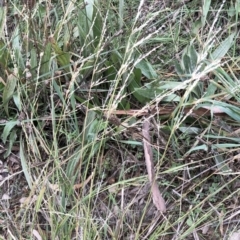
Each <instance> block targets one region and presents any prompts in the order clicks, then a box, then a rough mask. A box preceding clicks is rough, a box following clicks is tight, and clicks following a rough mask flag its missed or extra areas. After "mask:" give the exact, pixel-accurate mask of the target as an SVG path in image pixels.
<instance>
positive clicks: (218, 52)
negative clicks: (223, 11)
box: [211, 33, 236, 60]
mask: <svg viewBox="0 0 240 240" xmlns="http://www.w3.org/2000/svg"><path fill="white" fill-rule="evenodd" d="M235 35H236V34H235V33H232V34H231V35H229V36H228V37H227V38H226V39H225V40H224V41H223V42H222V43H221V44H220V45H219V46H218V47H217V48H216V49H215V51H214V52H213V53H212V54H211V57H212V59H213V60H216V59H220V58H222V57H224V56H225V54H226V53H227V52H228V50H229V49H230V48H231V46H232V44H233V40H234V38H235Z"/></svg>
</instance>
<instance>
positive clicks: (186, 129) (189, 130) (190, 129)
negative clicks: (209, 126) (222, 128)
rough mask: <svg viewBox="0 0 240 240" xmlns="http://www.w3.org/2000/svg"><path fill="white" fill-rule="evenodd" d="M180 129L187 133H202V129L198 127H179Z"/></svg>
mask: <svg viewBox="0 0 240 240" xmlns="http://www.w3.org/2000/svg"><path fill="white" fill-rule="evenodd" d="M179 130H180V131H181V132H182V133H185V134H195V135H196V134H200V133H201V129H200V128H197V127H179Z"/></svg>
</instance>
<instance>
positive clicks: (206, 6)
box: [201, 0, 211, 27]
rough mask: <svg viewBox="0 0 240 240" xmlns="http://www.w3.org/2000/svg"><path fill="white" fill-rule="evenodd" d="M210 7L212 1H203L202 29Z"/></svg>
mask: <svg viewBox="0 0 240 240" xmlns="http://www.w3.org/2000/svg"><path fill="white" fill-rule="evenodd" d="M210 6H211V0H203V7H202V16H201V20H202V27H204V25H205V22H206V18H207V14H208V12H209V9H210Z"/></svg>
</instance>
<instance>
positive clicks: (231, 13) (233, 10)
mask: <svg viewBox="0 0 240 240" xmlns="http://www.w3.org/2000/svg"><path fill="white" fill-rule="evenodd" d="M227 14H228V16H229V17H233V16H235V15H236V8H235V6H233V2H231V4H230V7H229V9H228V10H227Z"/></svg>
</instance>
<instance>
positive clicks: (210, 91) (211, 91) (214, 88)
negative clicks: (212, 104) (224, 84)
mask: <svg viewBox="0 0 240 240" xmlns="http://www.w3.org/2000/svg"><path fill="white" fill-rule="evenodd" d="M216 91H217V86H216V84H214V83H213V82H210V84H209V85H208V87H207V90H206V93H205V95H204V96H205V97H211V96H212V95H214V94H215V92H216Z"/></svg>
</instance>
